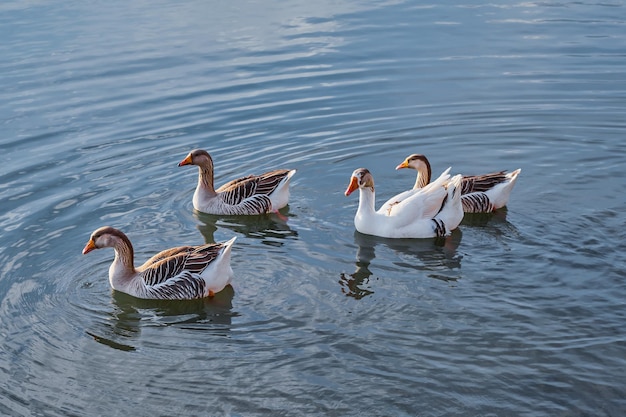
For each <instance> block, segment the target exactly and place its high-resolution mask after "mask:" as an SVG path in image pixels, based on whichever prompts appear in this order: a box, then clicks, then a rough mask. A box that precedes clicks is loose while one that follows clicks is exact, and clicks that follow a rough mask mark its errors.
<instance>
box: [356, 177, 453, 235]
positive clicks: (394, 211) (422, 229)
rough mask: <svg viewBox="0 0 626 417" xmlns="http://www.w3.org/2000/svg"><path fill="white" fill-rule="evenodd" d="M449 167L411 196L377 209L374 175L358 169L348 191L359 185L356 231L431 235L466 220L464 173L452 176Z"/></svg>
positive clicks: (447, 229) (438, 233)
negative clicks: (463, 196) (462, 195)
mask: <svg viewBox="0 0 626 417" xmlns="http://www.w3.org/2000/svg"><path fill="white" fill-rule="evenodd" d="M448 171H449V169H448V170H446V171H444V172H443V173H442V174H441V176H439V178H437V179H436V180H435V181H433V182H432V183H431V184H428V185H427V186H425V187H424V188H422V189H420V190H419V191H417V192H415V193H413V194H412V195H411V196H409V197H407V198H404V199H402V201H399V202H397V203H395V204H392V205H390V206H389V207H381V208H380V209H378V210H376V208H375V205H376V194H375V192H374V177H373V176H372V174H371V173H370V171H369V170H367V169H366V168H359V169H356V170H355V171H354V172H353V173H352V176H351V178H350V184H349V185H348V188H347V189H346V192H345V195H346V196H349V195H350V194H351V193H352V192H353V191H355V190H356V189H357V188H358V189H359V206H358V209H357V212H356V215H355V216H354V226H355V228H356V230H357V231H359V232H361V233H364V234H368V235H374V236H379V237H385V238H429V237H442V236H447V235H449V234H450V233H451V232H452V230H454V229H455V228H456V227H457V226H458V225H459V224H460V223H461V220H463V207H462V205H461V192H460V190H461V175H456V176H455V177H453V178H452V179H450V174H448Z"/></svg>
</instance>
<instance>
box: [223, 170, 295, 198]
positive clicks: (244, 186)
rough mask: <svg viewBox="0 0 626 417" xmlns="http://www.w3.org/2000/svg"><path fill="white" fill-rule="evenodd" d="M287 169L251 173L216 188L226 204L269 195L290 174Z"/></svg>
mask: <svg viewBox="0 0 626 417" xmlns="http://www.w3.org/2000/svg"><path fill="white" fill-rule="evenodd" d="M289 172H290V171H289V170H287V169H277V170H274V171H269V172H266V173H264V174H261V175H249V176H247V177H242V178H238V179H235V180H232V181H229V182H227V183H226V184H224V185H222V186H221V187H220V188H218V189H217V190H216V192H217V193H218V194H219V195H220V196H221V198H222V200H223V201H224V202H225V203H226V204H230V205H237V204H241V203H243V202H244V201H245V200H246V199H249V198H252V197H254V196H257V195H265V196H267V195H269V194H271V193H272V192H273V191H274V190H276V188H277V187H278V185H279V184H280V183H281V181H283V179H285V177H286V176H287V175H288V174H289Z"/></svg>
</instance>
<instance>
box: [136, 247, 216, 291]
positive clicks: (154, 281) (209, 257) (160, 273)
mask: <svg viewBox="0 0 626 417" xmlns="http://www.w3.org/2000/svg"><path fill="white" fill-rule="evenodd" d="M223 247H224V244H222V243H210V244H207V245H202V246H181V247H178V248H172V249H168V250H167V251H163V252H160V253H158V254H156V255H155V256H153V257H152V258H150V259H149V260H148V261H147V262H146V263H144V264H143V265H142V266H140V267H139V268H137V270H138V271H139V272H140V273H141V276H142V278H143V280H144V282H145V283H146V285H147V286H154V285H158V284H163V283H165V282H166V281H167V280H169V279H171V278H172V277H176V276H177V275H179V274H181V273H183V272H190V273H201V272H202V271H204V269H205V268H206V267H207V266H208V265H209V264H210V263H211V262H212V261H213V260H214V259H215V258H217V256H218V255H219V253H220V251H221V250H222V248H223Z"/></svg>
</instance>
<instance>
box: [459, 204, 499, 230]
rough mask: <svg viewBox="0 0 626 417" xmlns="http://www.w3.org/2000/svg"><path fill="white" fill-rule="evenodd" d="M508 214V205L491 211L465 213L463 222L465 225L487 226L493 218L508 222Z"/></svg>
mask: <svg viewBox="0 0 626 417" xmlns="http://www.w3.org/2000/svg"><path fill="white" fill-rule="evenodd" d="M506 214H507V208H506V207H502V208H500V209H498V210H496V211H494V212H491V213H465V215H464V216H463V221H462V222H461V224H462V225H465V226H486V225H487V224H488V223H489V222H491V221H492V220H495V221H499V222H507V220H506Z"/></svg>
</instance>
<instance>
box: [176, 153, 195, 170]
mask: <svg viewBox="0 0 626 417" xmlns="http://www.w3.org/2000/svg"><path fill="white" fill-rule="evenodd" d="M184 165H192V164H191V154H189V155H187V157H186V158H185V159H183V160H182V161H180V162H179V163H178V166H179V167H182V166H184Z"/></svg>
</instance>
